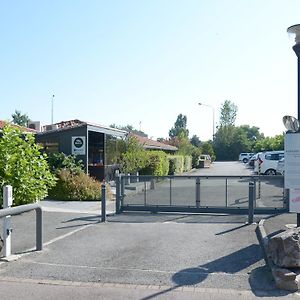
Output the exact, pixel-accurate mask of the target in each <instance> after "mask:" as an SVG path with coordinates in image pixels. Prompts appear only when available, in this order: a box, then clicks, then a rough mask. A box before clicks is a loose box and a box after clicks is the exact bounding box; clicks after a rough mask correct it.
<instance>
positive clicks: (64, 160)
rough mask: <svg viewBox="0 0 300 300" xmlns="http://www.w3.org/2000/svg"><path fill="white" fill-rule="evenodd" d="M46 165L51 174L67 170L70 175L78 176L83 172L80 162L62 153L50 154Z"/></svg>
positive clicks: (72, 156)
mask: <svg viewBox="0 0 300 300" xmlns="http://www.w3.org/2000/svg"><path fill="white" fill-rule="evenodd" d="M48 164H49V166H50V168H51V171H52V172H53V173H59V171H60V170H63V169H66V170H69V171H70V172H71V173H72V174H79V173H80V172H81V171H83V163H82V160H76V156H75V155H66V154H64V153H62V152H60V153H50V154H49V155H48Z"/></svg>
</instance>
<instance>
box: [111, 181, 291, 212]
mask: <svg viewBox="0 0 300 300" xmlns="http://www.w3.org/2000/svg"><path fill="white" fill-rule="evenodd" d="M252 183H253V184H252ZM249 201H250V202H253V206H254V213H255V214H273V213H282V212H287V211H288V207H287V205H288V193H287V192H286V190H285V189H284V187H283V176H119V177H118V178H117V180H116V211H117V213H121V212H124V211H151V212H190V213H229V214H248V207H249ZM250 205H251V203H250ZM250 207H251V206H250Z"/></svg>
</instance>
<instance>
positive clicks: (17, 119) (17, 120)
mask: <svg viewBox="0 0 300 300" xmlns="http://www.w3.org/2000/svg"><path fill="white" fill-rule="evenodd" d="M11 116H12V122H13V123H14V124H17V125H19V126H24V127H27V126H28V123H29V122H30V119H29V117H28V116H27V115H26V114H22V113H21V111H19V110H15V113H14V114H12V115H11Z"/></svg>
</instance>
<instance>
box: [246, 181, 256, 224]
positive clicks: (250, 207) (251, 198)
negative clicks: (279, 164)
mask: <svg viewBox="0 0 300 300" xmlns="http://www.w3.org/2000/svg"><path fill="white" fill-rule="evenodd" d="M254 197H255V196H254V182H253V181H250V182H249V199H248V224H252V223H253V219H254Z"/></svg>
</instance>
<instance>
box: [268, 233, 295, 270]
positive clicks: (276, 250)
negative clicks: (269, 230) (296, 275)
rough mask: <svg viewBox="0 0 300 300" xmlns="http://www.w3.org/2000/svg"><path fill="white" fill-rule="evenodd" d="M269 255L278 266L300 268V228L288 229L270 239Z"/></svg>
mask: <svg viewBox="0 0 300 300" xmlns="http://www.w3.org/2000/svg"><path fill="white" fill-rule="evenodd" d="M268 254H269V255H270V256H271V258H272V260H273V262H274V264H276V265H277V266H280V267H284V268H294V267H300V227H297V228H291V229H288V230H286V231H283V232H281V233H278V234H277V235H275V236H273V237H272V238H270V239H269V243H268Z"/></svg>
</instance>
